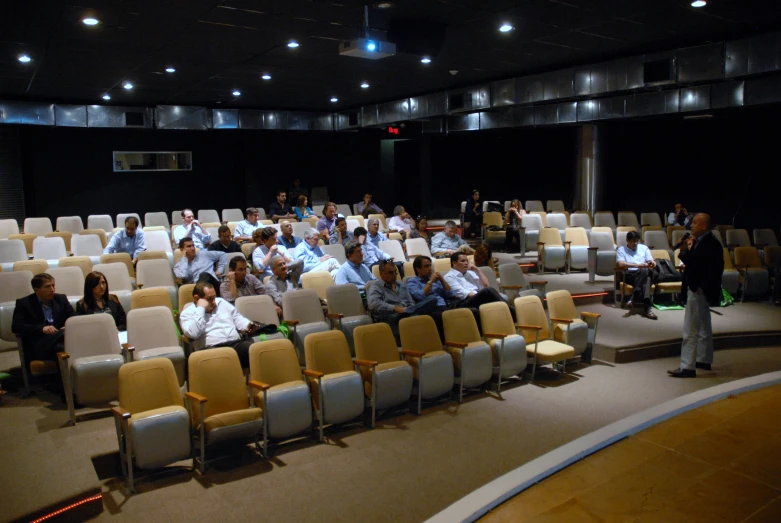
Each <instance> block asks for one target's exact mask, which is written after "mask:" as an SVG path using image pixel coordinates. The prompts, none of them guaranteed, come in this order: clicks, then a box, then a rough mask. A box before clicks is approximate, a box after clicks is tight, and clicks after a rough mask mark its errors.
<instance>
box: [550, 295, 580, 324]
mask: <svg viewBox="0 0 781 523" xmlns="http://www.w3.org/2000/svg"><path fill="white" fill-rule="evenodd" d="M545 298H546V299H547V302H548V314H550V317H551V318H562V319H565V320H576V319H578V311H577V309H575V302H574V301H573V299H572V294H570V292H569V291H568V290H560V291H551V292H549V293H547V294H546V295H545Z"/></svg>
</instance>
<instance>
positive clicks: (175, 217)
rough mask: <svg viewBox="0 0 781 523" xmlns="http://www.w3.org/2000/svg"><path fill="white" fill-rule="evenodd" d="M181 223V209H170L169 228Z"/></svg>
mask: <svg viewBox="0 0 781 523" xmlns="http://www.w3.org/2000/svg"><path fill="white" fill-rule="evenodd" d="M181 224H182V211H171V229H172V230H173V228H174V227H176V226H177V225H181Z"/></svg>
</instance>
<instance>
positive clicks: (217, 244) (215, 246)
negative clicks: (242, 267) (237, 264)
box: [208, 240, 241, 254]
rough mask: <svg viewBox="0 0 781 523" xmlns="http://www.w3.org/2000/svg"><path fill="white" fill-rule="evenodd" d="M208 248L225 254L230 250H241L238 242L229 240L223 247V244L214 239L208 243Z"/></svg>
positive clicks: (230, 251)
mask: <svg viewBox="0 0 781 523" xmlns="http://www.w3.org/2000/svg"><path fill="white" fill-rule="evenodd" d="M208 250H210V251H219V252H224V253H226V254H230V253H232V252H241V246H240V245H239V244H238V243H236V242H234V241H233V240H231V242H230V243H229V244H228V246H227V247H225V246H224V245H223V244H221V243H220V240H215V241H213V242H211V243H210V244H209V248H208Z"/></svg>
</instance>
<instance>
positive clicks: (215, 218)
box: [198, 209, 220, 223]
mask: <svg viewBox="0 0 781 523" xmlns="http://www.w3.org/2000/svg"><path fill="white" fill-rule="evenodd" d="M198 221H199V222H201V223H220V215H219V213H218V212H217V210H216V209H199V210H198Z"/></svg>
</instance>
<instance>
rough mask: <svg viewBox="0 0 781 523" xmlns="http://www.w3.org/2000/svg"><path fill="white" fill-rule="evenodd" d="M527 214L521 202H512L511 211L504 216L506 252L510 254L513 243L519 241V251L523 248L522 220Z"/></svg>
mask: <svg viewBox="0 0 781 523" xmlns="http://www.w3.org/2000/svg"><path fill="white" fill-rule="evenodd" d="M524 214H526V211H524V210H523V206H522V205H521V201H520V200H513V201H512V202H510V209H509V210H508V211H507V214H505V216H504V250H505V252H510V249H512V246H513V241H514V240H518V249H519V251H518V252H520V248H521V231H520V229H521V218H522V217H523V215H524Z"/></svg>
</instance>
